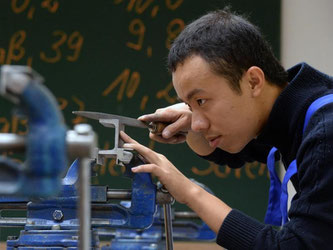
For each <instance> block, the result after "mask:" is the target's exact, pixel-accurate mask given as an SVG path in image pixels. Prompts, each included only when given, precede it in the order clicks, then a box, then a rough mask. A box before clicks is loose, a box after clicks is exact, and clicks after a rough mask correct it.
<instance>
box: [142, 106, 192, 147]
mask: <svg viewBox="0 0 333 250" xmlns="http://www.w3.org/2000/svg"><path fill="white" fill-rule="evenodd" d="M138 119H139V120H141V121H144V122H163V123H168V124H169V125H168V126H166V127H165V128H164V129H163V131H162V133H161V134H160V135H157V134H154V133H150V134H149V137H150V138H151V139H152V140H155V141H158V142H162V143H172V144H176V143H182V142H184V141H185V140H186V134H187V132H188V131H189V130H190V129H191V119H192V112H191V111H190V109H189V107H188V106H187V105H186V104H185V103H178V104H174V105H172V106H169V107H166V108H162V109H157V110H156V111H155V113H152V114H147V115H143V116H140V117H139V118H138Z"/></svg>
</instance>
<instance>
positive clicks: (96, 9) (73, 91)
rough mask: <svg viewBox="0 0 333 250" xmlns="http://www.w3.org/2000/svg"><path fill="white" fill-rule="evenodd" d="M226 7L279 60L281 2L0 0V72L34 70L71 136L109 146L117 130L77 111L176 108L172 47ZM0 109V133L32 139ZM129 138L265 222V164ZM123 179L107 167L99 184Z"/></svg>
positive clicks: (141, 135)
mask: <svg viewBox="0 0 333 250" xmlns="http://www.w3.org/2000/svg"><path fill="white" fill-rule="evenodd" d="M226 5H230V6H231V7H232V9H233V10H235V11H236V12H238V13H241V14H245V15H246V16H249V19H250V20H251V21H252V22H254V23H255V24H256V25H258V26H259V27H260V28H261V30H262V31H263V33H264V35H265V37H266V38H267V39H268V40H269V42H270V43H271V45H272V47H273V49H274V51H275V54H276V55H277V56H279V52H280V51H279V39H280V34H279V32H280V1H279V0H272V1H265V0H252V1H243V0H230V1H223V0H219V1H218V0H205V1H202V0H96V1H82V0H81V1H80V0H71V1H68V0H39V1H37V0H7V1H0V64H17V65H30V66H32V68H33V69H35V70H36V71H37V72H39V73H40V74H41V75H42V76H43V77H44V78H45V85H46V86H47V87H48V88H49V89H50V90H51V91H52V92H53V94H54V95H55V96H56V97H57V99H58V102H59V105H60V107H61V109H62V110H63V114H64V116H65V119H66V123H67V125H68V128H72V127H73V125H74V124H76V123H80V122H88V123H90V124H91V125H93V127H94V130H95V131H96V132H97V133H98V135H99V147H100V148H111V147H112V146H113V145H112V143H113V134H114V131H112V130H110V129H106V128H104V127H102V126H101V125H100V124H98V122H96V121H91V120H85V119H82V118H78V117H75V116H73V115H72V114H71V111H72V110H89V111H99V112H106V113H114V114H119V115H124V116H130V117H138V116H139V115H142V114H144V113H150V112H153V111H155V109H157V108H159V107H164V106H167V105H170V104H173V103H175V102H176V98H175V92H174V91H173V90H172V85H171V76H170V74H169V73H168V72H167V70H166V67H165V65H166V57H167V54H168V48H169V46H170V42H171V41H172V40H173V39H174V38H175V37H176V36H177V34H179V32H180V31H181V30H182V29H183V27H184V25H185V24H186V23H189V22H190V21H192V20H194V19H196V18H197V17H199V16H201V15H203V14H205V13H206V12H207V11H209V10H214V9H217V8H223V7H224V6H226ZM0 107H1V108H0V132H13V133H18V134H24V133H26V129H27V128H26V121H24V120H19V119H18V118H17V117H16V116H13V115H12V113H11V109H12V107H13V105H12V104H11V103H9V102H7V101H5V100H3V99H0ZM127 131H128V133H129V134H130V135H131V136H133V137H134V138H135V139H136V140H138V141H140V142H141V143H143V144H145V145H149V146H150V147H152V148H154V150H156V151H158V152H160V153H163V154H165V155H166V156H167V157H168V158H169V159H170V160H171V161H172V162H173V163H174V164H175V165H176V166H177V167H178V168H179V169H180V170H181V171H183V172H184V173H185V175H187V176H188V177H191V178H195V179H196V180H197V181H199V182H202V183H204V184H206V185H208V186H209V187H210V188H211V189H212V190H213V192H214V193H215V194H216V195H217V196H219V197H220V198H221V199H223V200H224V201H225V202H226V203H228V204H229V205H230V206H232V207H235V208H238V209H240V210H242V211H244V212H246V213H248V214H249V215H252V216H254V217H256V218H257V219H259V220H263V217H264V213H265V209H266V203H267V195H268V185H269V181H268V177H267V176H268V174H267V169H266V166H265V165H261V164H258V163H254V164H249V165H246V166H245V167H244V168H242V169H240V170H231V169H230V168H228V167H227V166H217V165H213V164H210V163H209V162H207V161H204V160H202V159H200V158H199V157H197V156H196V155H195V154H194V153H192V152H191V151H190V150H189V149H188V148H187V146H186V145H185V144H182V145H176V146H170V145H162V144H158V143H154V142H151V141H150V140H149V138H148V131H146V130H143V129H138V128H131V129H128V130H127ZM180 155H181V157H180ZM121 171H122V169H121V168H120V167H119V166H114V163H113V162H112V161H111V160H109V161H107V163H106V165H105V166H103V167H101V168H100V169H98V174H99V177H98V178H95V179H94V180H93V183H94V184H108V185H109V186H111V187H112V188H125V186H128V183H129V182H128V181H127V180H126V179H124V178H122V177H121ZM3 231H4V230H2V232H3Z"/></svg>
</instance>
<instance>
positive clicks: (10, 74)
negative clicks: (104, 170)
mask: <svg viewBox="0 0 333 250" xmlns="http://www.w3.org/2000/svg"><path fill="white" fill-rule="evenodd" d="M42 82H43V79H42V77H41V76H39V75H38V74H37V73H36V72H34V71H33V70H32V69H31V68H29V67H27V66H12V65H4V66H1V68H0V95H2V96H4V97H6V98H8V99H9V100H11V101H12V102H14V103H15V104H17V105H18V106H19V109H20V111H21V112H22V113H23V114H24V115H25V116H26V117H27V118H28V126H29V131H28V135H27V137H26V157H25V163H24V164H18V163H17V162H14V161H13V160H11V159H9V158H5V157H1V158H0V165H1V166H0V175H2V176H6V177H9V178H3V179H2V180H1V181H0V194H10V195H13V194H18V195H21V196H28V197H32V198H42V197H49V196H52V195H55V194H57V193H58V192H59V191H60V189H61V176H62V174H63V172H64V170H65V167H66V159H67V158H66V127H65V125H64V119H63V116H62V114H61V112H60V110H59V108H58V103H57V101H56V99H55V98H54V96H53V95H52V94H51V93H50V91H49V90H48V89H47V88H46V87H45V86H43V85H42V84H41V83H42Z"/></svg>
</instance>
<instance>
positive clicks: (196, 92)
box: [186, 89, 203, 100]
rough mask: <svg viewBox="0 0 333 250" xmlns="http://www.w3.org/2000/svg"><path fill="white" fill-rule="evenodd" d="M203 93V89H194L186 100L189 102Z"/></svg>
mask: <svg viewBox="0 0 333 250" xmlns="http://www.w3.org/2000/svg"><path fill="white" fill-rule="evenodd" d="M202 91H203V90H202V89H192V90H191V91H190V93H188V94H187V96H186V99H187V100H191V98H192V97H193V96H194V95H195V94H198V93H200V92H202Z"/></svg>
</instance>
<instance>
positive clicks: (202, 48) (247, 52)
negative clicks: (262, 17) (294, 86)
mask: <svg viewBox="0 0 333 250" xmlns="http://www.w3.org/2000/svg"><path fill="white" fill-rule="evenodd" d="M193 55H198V56H201V57H202V58H203V59H204V60H205V61H206V62H208V63H209V65H210V66H211V68H212V70H213V72H215V73H217V74H221V75H222V76H224V77H225V78H226V79H227V80H228V81H229V82H230V84H231V87H232V89H234V90H235V91H236V92H238V93H241V90H240V80H241V78H242V76H243V74H244V72H246V71H247V70H248V69H249V68H250V67H251V66H258V67H260V68H261V69H262V70H263V72H264V73H265V77H266V79H267V80H268V81H269V82H271V83H272V84H275V85H278V86H281V87H283V86H284V85H285V84H286V83H287V77H288V74H287V72H286V71H285V69H284V68H283V67H282V66H281V64H280V63H279V61H278V60H277V59H276V58H275V56H274V54H273V52H272V49H271V47H270V46H269V44H268V43H267V42H266V40H265V39H264V38H263V36H262V34H261V32H260V31H259V28H258V27H256V26H255V25H253V24H251V23H250V22H249V21H247V20H246V19H245V18H244V17H241V16H239V15H236V14H233V13H232V12H231V11H230V10H229V9H228V8H227V9H224V10H218V11H213V12H209V13H208V14H206V15H204V16H202V17H200V18H199V19H197V20H195V21H193V22H192V23H190V24H189V25H187V26H186V27H185V29H184V30H183V31H182V32H181V33H180V34H179V36H178V37H177V38H176V39H175V41H174V42H173V44H172V46H171V48H170V52H169V56H168V68H169V70H170V71H171V72H174V71H175V70H176V68H177V66H178V65H179V64H181V63H184V61H185V59H187V58H189V57H190V56H193Z"/></svg>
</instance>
